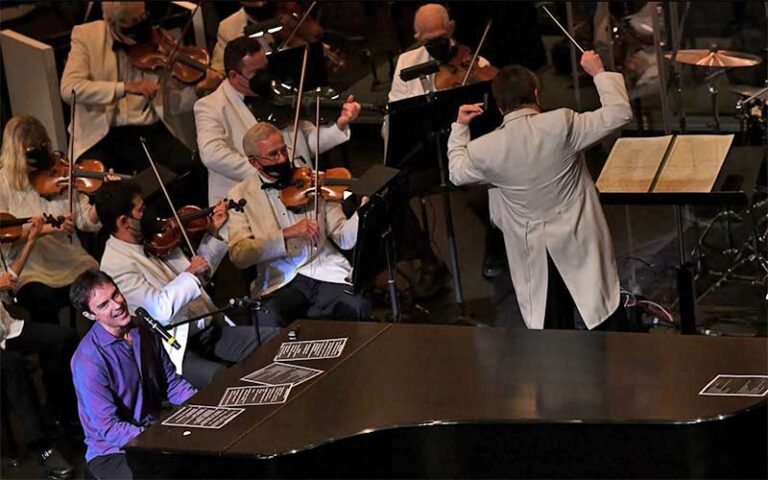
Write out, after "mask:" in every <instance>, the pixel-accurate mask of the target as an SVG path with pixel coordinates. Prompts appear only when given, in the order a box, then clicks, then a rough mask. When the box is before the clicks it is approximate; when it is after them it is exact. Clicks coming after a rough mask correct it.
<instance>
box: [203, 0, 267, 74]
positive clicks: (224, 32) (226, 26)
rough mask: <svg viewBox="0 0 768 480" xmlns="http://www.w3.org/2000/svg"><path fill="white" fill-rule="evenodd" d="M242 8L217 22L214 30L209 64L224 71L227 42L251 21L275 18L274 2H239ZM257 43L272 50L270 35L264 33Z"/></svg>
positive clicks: (256, 21)
mask: <svg viewBox="0 0 768 480" xmlns="http://www.w3.org/2000/svg"><path fill="white" fill-rule="evenodd" d="M240 5H242V8H240V10H238V11H236V12H235V13H233V14H232V15H230V16H228V17H227V18H225V19H224V20H222V21H221V23H219V29H218V31H217V32H216V46H215V47H214V48H213V55H212V58H211V66H212V67H213V68H215V69H216V70H220V71H224V48H225V47H226V46H227V44H228V43H229V42H231V41H232V40H234V39H236V38H237V37H240V36H242V35H243V31H244V30H245V27H247V26H248V25H250V24H252V23H258V22H263V21H265V20H270V19H272V18H275V16H276V15H277V5H276V3H275V2H267V1H264V0H262V1H258V2H240ZM258 41H259V45H261V48H262V49H263V50H264V51H265V52H269V51H271V50H272V42H273V38H272V35H270V34H269V33H266V34H264V35H263V36H262V37H260V38H259V39H258Z"/></svg>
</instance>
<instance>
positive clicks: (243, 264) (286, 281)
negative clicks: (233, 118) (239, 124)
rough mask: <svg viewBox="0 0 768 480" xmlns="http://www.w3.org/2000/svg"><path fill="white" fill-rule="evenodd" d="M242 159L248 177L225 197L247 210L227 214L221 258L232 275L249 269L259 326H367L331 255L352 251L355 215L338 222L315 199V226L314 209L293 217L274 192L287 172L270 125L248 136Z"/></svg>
mask: <svg viewBox="0 0 768 480" xmlns="http://www.w3.org/2000/svg"><path fill="white" fill-rule="evenodd" d="M243 151H244V152H245V155H246V156H247V157H248V162H249V163H250V164H251V165H252V166H253V168H254V169H255V170H256V173H255V174H254V175H252V176H250V177H249V178H247V179H245V180H244V181H242V182H240V183H238V184H237V185H236V186H235V187H233V188H232V189H231V190H230V191H229V194H228V196H229V197H230V198H244V199H245V200H247V202H248V203H247V204H246V206H245V211H244V212H242V213H238V212H231V213H230V219H229V242H230V251H229V257H230V259H231V260H232V263H234V264H235V266H237V267H238V268H247V267H251V266H256V267H257V270H258V273H257V276H256V278H255V279H253V281H252V282H251V293H252V294H253V295H254V296H256V295H261V296H262V297H264V307H265V309H264V310H261V311H260V312H259V313H258V315H259V320H260V323H261V325H279V326H286V325H288V324H289V323H290V322H291V321H293V320H295V319H296V318H307V317H308V318H339V319H347V320H364V319H367V318H368V317H369V316H370V310H371V307H370V304H369V303H368V301H367V300H365V299H364V298H362V297H360V296H354V295H350V294H349V293H347V292H346V290H347V289H348V288H349V277H350V275H351V273H352V266H351V265H350V263H349V261H347V259H346V258H344V256H343V255H342V254H341V253H340V252H339V251H338V250H337V249H336V246H338V247H339V248H341V249H344V250H348V249H351V248H352V247H354V246H355V243H356V242H357V224H358V217H357V213H354V214H353V215H352V216H351V217H350V218H346V217H345V215H344V212H343V211H342V208H341V205H340V204H339V203H331V202H328V203H326V202H325V201H324V200H322V199H319V207H318V210H317V211H318V214H317V218H315V215H314V211H313V208H312V207H313V202H314V201H311V202H309V203H310V205H309V208H304V209H300V210H296V209H290V208H288V207H286V206H285V205H284V204H283V202H282V201H281V200H280V196H279V193H280V189H282V188H284V187H285V186H286V185H288V184H289V183H290V180H291V175H292V172H293V167H292V165H291V164H290V163H289V159H288V148H287V146H286V144H285V141H284V139H283V134H282V133H281V132H280V130H278V129H277V128H276V127H274V126H273V125H271V124H269V123H256V124H255V125H253V126H252V127H251V128H249V129H248V131H247V132H246V133H245V135H244V137H243ZM329 240H332V241H333V242H334V243H335V245H336V246H334V245H333V244H331V242H330V241H329Z"/></svg>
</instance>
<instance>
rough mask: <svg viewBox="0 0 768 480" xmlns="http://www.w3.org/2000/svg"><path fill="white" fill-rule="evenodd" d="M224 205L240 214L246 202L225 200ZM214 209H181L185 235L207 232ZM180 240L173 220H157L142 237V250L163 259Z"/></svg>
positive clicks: (188, 207)
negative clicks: (151, 229)
mask: <svg viewBox="0 0 768 480" xmlns="http://www.w3.org/2000/svg"><path fill="white" fill-rule="evenodd" d="M226 203H227V210H235V211H237V212H242V211H243V210H244V208H245V204H246V203H247V202H246V200H245V199H244V198H243V199H240V200H239V201H237V202H235V201H234V200H231V199H230V200H226ZM214 208H215V207H208V208H200V207H197V206H194V205H187V206H184V207H181V208H180V209H179V210H178V211H177V214H178V217H179V220H181V224H182V225H183V226H184V231H185V232H187V234H200V233H203V232H205V231H206V230H208V226H209V225H210V220H209V217H210V215H211V214H212V213H213V209H214ZM181 238H182V234H181V230H180V229H179V225H178V223H177V222H176V219H175V218H164V219H158V222H157V225H156V227H155V228H154V229H153V231H152V232H151V233H150V234H148V235H145V236H144V249H145V250H146V251H147V252H148V253H151V254H152V255H154V256H156V257H159V258H164V257H167V256H168V254H169V253H170V252H171V251H173V249H175V248H176V247H178V246H179V242H181Z"/></svg>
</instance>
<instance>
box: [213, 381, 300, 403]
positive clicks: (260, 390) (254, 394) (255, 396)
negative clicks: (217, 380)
mask: <svg viewBox="0 0 768 480" xmlns="http://www.w3.org/2000/svg"><path fill="white" fill-rule="evenodd" d="M292 386H293V385H291V384H290V383H286V384H283V385H263V386H261V385H260V386H256V387H228V388H227V390H226V391H225V392H224V395H222V397H221V400H220V401H219V406H220V407H245V406H249V405H273V404H276V403H285V401H286V400H288V395H289V394H290V393H291V387H292Z"/></svg>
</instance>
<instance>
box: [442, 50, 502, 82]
mask: <svg viewBox="0 0 768 480" xmlns="http://www.w3.org/2000/svg"><path fill="white" fill-rule="evenodd" d="M472 57H473V52H472V50H471V49H470V48H469V47H467V46H466V45H462V44H459V45H457V46H456V54H455V55H454V56H453V58H452V59H451V60H450V61H448V62H446V63H443V64H441V65H440V70H438V72H437V73H436V74H435V88H436V89H438V90H447V89H449V88H456V87H461V86H462V85H463V81H464V77H466V76H467V70H468V69H470V65H471V64H472ZM498 73H499V69H498V68H496V67H494V66H493V65H486V66H484V67H480V66H478V65H477V62H475V65H474V66H473V67H472V68H471V69H470V71H469V79H468V83H477V82H485V81H488V80H493V79H494V78H496V75H497V74H498Z"/></svg>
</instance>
